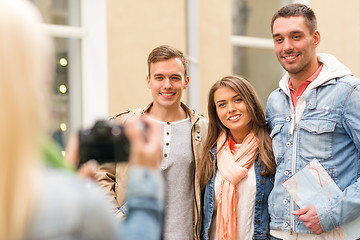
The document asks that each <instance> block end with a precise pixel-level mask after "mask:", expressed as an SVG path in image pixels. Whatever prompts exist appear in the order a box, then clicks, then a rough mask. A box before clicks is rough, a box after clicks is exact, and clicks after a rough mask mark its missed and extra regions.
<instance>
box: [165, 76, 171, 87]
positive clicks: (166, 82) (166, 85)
mask: <svg viewBox="0 0 360 240" xmlns="http://www.w3.org/2000/svg"><path fill="white" fill-rule="evenodd" d="M171 87H172V85H171V81H170V79H169V78H165V81H164V88H171Z"/></svg>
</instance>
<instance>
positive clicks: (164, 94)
mask: <svg viewBox="0 0 360 240" xmlns="http://www.w3.org/2000/svg"><path fill="white" fill-rule="evenodd" d="M161 95H163V96H172V95H174V94H173V93H161Z"/></svg>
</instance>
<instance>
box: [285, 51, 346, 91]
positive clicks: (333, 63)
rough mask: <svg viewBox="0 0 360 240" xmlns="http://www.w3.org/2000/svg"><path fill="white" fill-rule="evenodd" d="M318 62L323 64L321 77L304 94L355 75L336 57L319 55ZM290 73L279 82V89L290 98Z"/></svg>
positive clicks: (324, 54) (325, 54)
mask: <svg viewBox="0 0 360 240" xmlns="http://www.w3.org/2000/svg"><path fill="white" fill-rule="evenodd" d="M317 57H318V61H319V62H321V63H323V64H324V66H323V69H322V70H321V72H320V74H319V76H318V77H317V78H316V79H315V80H314V81H313V82H312V83H310V84H309V86H308V87H307V88H306V90H305V92H304V94H305V93H306V92H308V91H310V90H311V89H314V88H316V87H318V86H320V85H323V84H325V83H327V82H328V81H330V80H332V79H334V78H340V77H343V76H346V75H353V74H352V72H351V71H350V69H349V68H347V67H346V66H345V65H344V64H342V63H341V62H340V61H339V60H338V59H337V58H336V57H334V56H333V55H331V54H327V53H319V54H317ZM288 82H289V73H288V72H286V73H285V75H284V76H283V77H282V78H281V80H280V82H279V87H280V88H281V89H282V90H283V91H284V92H285V94H286V95H288V96H290V89H289V85H288Z"/></svg>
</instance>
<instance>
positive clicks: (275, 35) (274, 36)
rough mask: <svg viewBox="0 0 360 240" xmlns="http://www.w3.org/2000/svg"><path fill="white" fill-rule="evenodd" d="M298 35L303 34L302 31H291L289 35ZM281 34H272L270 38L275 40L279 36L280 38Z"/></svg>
mask: <svg viewBox="0 0 360 240" xmlns="http://www.w3.org/2000/svg"><path fill="white" fill-rule="evenodd" d="M299 33H301V34H302V33H304V32H303V31H299V30H295V31H291V32H290V35H292V34H299ZM282 35H283V34H280V33H276V34H273V35H272V37H273V38H276V37H280V36H282Z"/></svg>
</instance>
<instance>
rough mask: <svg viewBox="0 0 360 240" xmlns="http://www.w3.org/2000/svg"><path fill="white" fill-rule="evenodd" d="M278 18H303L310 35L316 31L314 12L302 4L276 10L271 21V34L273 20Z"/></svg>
mask: <svg viewBox="0 0 360 240" xmlns="http://www.w3.org/2000/svg"><path fill="white" fill-rule="evenodd" d="M280 17H284V18H288V17H304V18H305V24H306V25H307V27H308V28H309V30H310V33H314V31H315V30H316V29H317V21H316V16H315V13H314V11H313V10H312V9H311V8H309V7H308V6H306V5H303V4H299V3H294V4H289V5H286V6H284V7H282V8H281V9H280V10H278V11H277V12H276V13H275V14H274V16H273V17H272V19H271V32H272V31H273V26H274V22H275V20H276V19H278V18H280Z"/></svg>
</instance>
